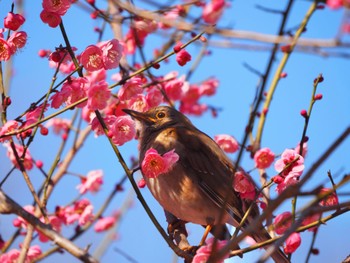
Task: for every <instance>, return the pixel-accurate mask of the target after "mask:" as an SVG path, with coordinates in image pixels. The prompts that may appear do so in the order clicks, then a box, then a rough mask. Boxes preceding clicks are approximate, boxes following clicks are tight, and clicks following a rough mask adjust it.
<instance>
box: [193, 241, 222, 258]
mask: <svg viewBox="0 0 350 263" xmlns="http://www.w3.org/2000/svg"><path fill="white" fill-rule="evenodd" d="M226 244H227V241H226V240H217V241H216V247H215V251H218V250H220V249H222V248H223V247H224V246H225V245H226ZM213 245H214V238H210V239H208V240H207V241H206V245H204V246H202V247H200V248H199V249H198V250H197V252H196V255H195V256H194V258H193V261H192V263H206V262H207V261H208V258H209V257H210V255H211V252H212V250H213ZM226 258H228V255H225V256H224V258H223V259H221V260H219V261H216V262H217V263H223V262H224V259H226Z"/></svg>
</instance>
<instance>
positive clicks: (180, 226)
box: [165, 211, 191, 250]
mask: <svg viewBox="0 0 350 263" xmlns="http://www.w3.org/2000/svg"><path fill="white" fill-rule="evenodd" d="M165 217H166V220H167V222H168V234H169V235H170V237H171V238H172V239H173V240H174V241H175V243H176V245H177V246H178V247H179V248H180V249H182V250H187V248H189V247H191V245H190V244H189V243H188V240H187V236H188V234H187V231H186V227H185V224H186V222H185V221H183V220H180V219H178V218H177V217H175V216H174V215H173V214H171V213H169V212H168V211H165Z"/></svg>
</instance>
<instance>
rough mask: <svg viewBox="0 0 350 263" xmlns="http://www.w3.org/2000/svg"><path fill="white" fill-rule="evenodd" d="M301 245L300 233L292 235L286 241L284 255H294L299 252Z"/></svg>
mask: <svg viewBox="0 0 350 263" xmlns="http://www.w3.org/2000/svg"><path fill="white" fill-rule="evenodd" d="M300 244H301V238H300V234H299V233H292V234H291V235H290V236H289V237H288V238H287V240H286V243H285V245H284V253H286V254H292V253H294V252H295V250H297V248H298V247H299V246H300Z"/></svg>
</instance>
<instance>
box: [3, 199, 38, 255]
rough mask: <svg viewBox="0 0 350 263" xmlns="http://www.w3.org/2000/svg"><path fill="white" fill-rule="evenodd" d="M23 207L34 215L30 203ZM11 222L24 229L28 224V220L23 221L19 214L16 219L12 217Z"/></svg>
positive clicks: (33, 209)
mask: <svg viewBox="0 0 350 263" xmlns="http://www.w3.org/2000/svg"><path fill="white" fill-rule="evenodd" d="M23 209H24V210H25V211H27V212H28V213H30V214H33V215H34V212H35V208H34V206H32V205H26V206H24V207H23ZM12 223H13V225H14V226H15V227H21V228H23V229H26V228H27V225H28V222H27V221H25V220H24V219H23V218H22V217H20V216H18V217H17V218H16V219H14V220H13V222H12ZM0 262H1V261H0Z"/></svg>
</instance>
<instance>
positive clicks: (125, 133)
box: [108, 116, 136, 146]
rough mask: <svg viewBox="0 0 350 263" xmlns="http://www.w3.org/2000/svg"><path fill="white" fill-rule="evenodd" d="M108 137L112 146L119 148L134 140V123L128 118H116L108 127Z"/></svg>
mask: <svg viewBox="0 0 350 263" xmlns="http://www.w3.org/2000/svg"><path fill="white" fill-rule="evenodd" d="M108 135H109V136H111V138H112V141H113V143H114V144H116V145H118V146H121V145H123V144H124V143H126V142H128V141H130V140H132V139H134V138H135V135H136V130H135V122H134V121H133V120H132V119H131V118H130V117H129V116H119V117H116V118H115V120H114V122H113V124H111V125H110V126H109V134H108Z"/></svg>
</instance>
